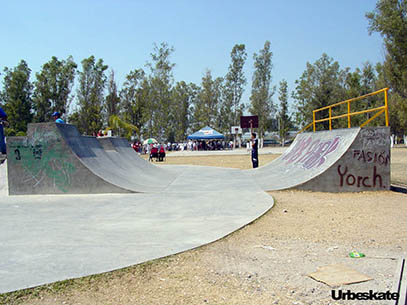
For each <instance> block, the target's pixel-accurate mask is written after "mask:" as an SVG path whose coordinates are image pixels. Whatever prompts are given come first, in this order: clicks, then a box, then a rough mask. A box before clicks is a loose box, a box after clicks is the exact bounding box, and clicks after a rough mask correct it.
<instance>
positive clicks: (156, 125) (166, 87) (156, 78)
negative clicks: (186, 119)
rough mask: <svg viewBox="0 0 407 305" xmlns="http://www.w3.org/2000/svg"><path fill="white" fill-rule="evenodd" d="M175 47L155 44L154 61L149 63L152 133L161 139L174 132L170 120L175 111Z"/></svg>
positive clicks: (149, 105)
mask: <svg viewBox="0 0 407 305" xmlns="http://www.w3.org/2000/svg"><path fill="white" fill-rule="evenodd" d="M173 52H174V48H172V47H169V46H168V44H167V43H161V44H160V45H159V46H158V45H154V50H153V53H151V59H152V62H151V63H148V65H147V66H148V67H149V68H150V72H151V74H150V77H149V87H150V94H149V100H148V102H149V103H148V105H147V107H148V109H149V110H150V111H149V117H148V120H150V121H151V122H150V126H151V127H152V130H150V133H152V134H154V135H155V136H156V137H157V138H158V139H159V140H160V141H163V140H166V139H169V138H170V135H172V136H173V134H174V132H173V130H172V128H171V124H169V122H170V121H171V120H173V118H174V113H173V112H172V111H171V110H172V107H171V89H172V86H173V82H174V78H173V74H172V70H173V68H174V66H175V64H172V63H171V62H170V56H171V54H172V53H173Z"/></svg>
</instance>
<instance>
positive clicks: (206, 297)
mask: <svg viewBox="0 0 407 305" xmlns="http://www.w3.org/2000/svg"><path fill="white" fill-rule="evenodd" d="M406 154H407V149H404V148H399V149H393V150H392V165H393V164H401V165H397V167H394V166H393V167H392V179H393V175H395V176H396V177H400V178H399V179H400V180H401V181H398V182H399V183H403V182H404V183H405V184H406V185H407V181H404V180H403V179H406V176H405V175H403V173H402V171H403V170H402V169H403V166H405V164H406V163H405V159H403V158H404V157H405V155H406ZM216 158H217V159H218V162H219V163H218V164H212V165H217V166H222V165H223V164H222V163H225V161H224V160H223V161H222V160H221V158H219V157H216ZM241 158H243V160H246V161H245V162H246V164H247V165H246V166H248V167H250V162H249V160H248V156H241ZM227 159H228V160H230V159H231V158H228V157H227ZM167 160H168V163H171V158H168V159H167ZM260 160H262V159H261V158H260ZM184 162H185V161H184ZM187 162H191V160H187ZM199 162H201V164H202V162H204V161H203V160H202V159H201V160H200V161H199ZM208 162H213V163H216V161H214V160H213V159H212V160H210V161H208ZM236 162H239V161H237V160H236ZM403 164H404V165H403ZM399 168H401V170H399ZM404 173H405V172H404ZM270 194H271V195H272V196H273V197H274V198H275V199H276V205H275V207H274V208H273V209H272V210H271V211H269V212H268V213H267V214H266V215H265V216H263V217H262V218H260V219H259V220H257V221H256V222H255V223H253V224H251V225H249V226H247V227H245V228H244V229H242V230H240V231H238V232H235V233H233V234H232V235H230V236H229V237H227V238H224V239H222V240H220V241H218V242H215V243H213V244H210V245H207V246H204V247H201V248H199V249H196V250H192V251H187V252H185V253H181V254H178V255H175V256H171V257H168V258H164V259H160V260H157V261H153V262H151V263H146V264H142V265H137V266H134V267H130V268H126V269H124V270H118V271H114V272H111V273H108V274H105V275H100V276H91V277H86V278H83V279H77V280H73V281H69V282H65V283H60V284H56V285H51V286H48V287H45V288H42V289H33V290H31V292H28V293H26V296H24V297H22V298H18V297H17V296H18V295H19V294H18V293H15V294H14V295H13V294H11V295H7V296H2V299H1V298H0V300H2V301H3V302H4V304H18V303H20V304H330V303H331V304H333V302H332V299H331V298H330V290H331V288H330V287H327V286H326V285H324V284H322V283H319V282H315V281H314V280H312V279H310V278H308V277H307V276H306V274H308V273H311V272H314V271H315V269H316V268H317V267H318V266H322V265H328V264H332V263H338V262H341V263H344V264H346V265H348V266H349V267H352V268H354V269H356V270H358V271H359V272H362V273H365V274H367V275H369V276H371V277H373V278H374V280H373V281H370V282H366V283H361V284H356V285H351V286H344V287H342V289H351V290H352V291H368V290H369V289H373V290H374V291H386V290H387V289H389V288H390V286H391V284H392V277H393V273H394V270H395V266H396V261H395V260H393V259H392V258H396V257H398V256H400V255H401V254H402V253H403V252H405V251H406V250H407V243H406V236H407V234H406V233H407V232H406V228H407V226H406V221H405V219H404V218H403V217H401V216H400V215H403V214H404V213H405V212H407V211H406V210H407V199H406V198H407V197H406V195H404V194H401V193H395V192H376V193H358V194H330V193H318V192H314V193H311V192H301V191H279V192H271V193H270ZM353 250H358V251H361V252H363V253H365V254H366V255H367V257H366V258H365V259H361V260H354V259H350V258H348V256H347V253H348V252H350V251H353ZM340 288H341V287H339V288H338V289H340ZM22 294H24V293H22ZM30 294H31V296H30ZM336 304H342V303H340V302H336ZM343 304H352V302H350V301H346V302H344V303H343ZM355 304H356V303H355Z"/></svg>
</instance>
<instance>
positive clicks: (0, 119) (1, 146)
mask: <svg viewBox="0 0 407 305" xmlns="http://www.w3.org/2000/svg"><path fill="white" fill-rule="evenodd" d="M6 124H7V125H8V122H7V114H6V113H5V112H4V110H3V108H1V107H0V154H3V155H5V154H6V153H7V151H6V141H5V137H4V127H3V125H6Z"/></svg>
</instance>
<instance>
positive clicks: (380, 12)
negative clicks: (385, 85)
mask: <svg viewBox="0 0 407 305" xmlns="http://www.w3.org/2000/svg"><path fill="white" fill-rule="evenodd" d="M366 17H367V19H368V20H369V32H370V33H372V32H379V33H380V34H381V35H382V36H383V38H384V44H385V47H386V53H387V54H386V60H385V63H384V66H385V67H384V68H385V71H384V72H385V73H386V74H387V77H388V80H389V82H390V84H391V87H392V88H393V90H394V91H395V92H396V93H397V94H398V95H400V97H402V98H407V56H406V54H407V0H379V1H378V2H377V4H376V9H375V10H374V11H373V12H369V13H367V14H366Z"/></svg>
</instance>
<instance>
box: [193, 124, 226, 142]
mask: <svg viewBox="0 0 407 305" xmlns="http://www.w3.org/2000/svg"><path fill="white" fill-rule="evenodd" d="M224 138H225V136H224V135H223V134H221V133H219V132H217V131H216V130H215V129H213V128H210V127H209V126H206V127H204V128H202V129H201V130H199V131H197V132H194V133H193V134H191V135H189V136H188V139H189V140H216V139H224Z"/></svg>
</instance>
